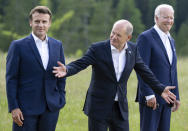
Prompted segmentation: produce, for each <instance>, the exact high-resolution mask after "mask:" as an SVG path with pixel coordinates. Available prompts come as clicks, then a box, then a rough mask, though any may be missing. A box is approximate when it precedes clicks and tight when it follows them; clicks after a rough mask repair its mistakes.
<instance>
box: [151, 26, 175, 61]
mask: <svg viewBox="0 0 188 131" xmlns="http://www.w3.org/2000/svg"><path fill="white" fill-rule="evenodd" d="M154 29H155V30H156V31H157V33H158V34H159V36H160V38H161V40H162V42H163V44H164V47H165V49H166V52H167V55H168V59H169V62H170V64H172V59H173V55H172V47H171V45H170V40H169V38H170V33H169V32H168V33H167V34H165V33H164V32H163V31H162V30H161V29H159V27H158V26H157V25H155V26H154Z"/></svg>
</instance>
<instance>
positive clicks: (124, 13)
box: [116, 0, 144, 41]
mask: <svg viewBox="0 0 188 131" xmlns="http://www.w3.org/2000/svg"><path fill="white" fill-rule="evenodd" d="M116 19H127V20H129V21H130V22H131V23H132V24H133V26H134V31H133V38H132V41H135V39H136V38H137V36H138V34H140V33H141V32H142V31H143V30H144V25H143V24H142V22H141V14H140V11H139V10H138V9H137V8H136V7H135V3H134V1H133V0H126V1H125V0H119V3H118V6H117V11H116Z"/></svg>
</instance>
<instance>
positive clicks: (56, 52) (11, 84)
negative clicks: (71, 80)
mask: <svg viewBox="0 0 188 131" xmlns="http://www.w3.org/2000/svg"><path fill="white" fill-rule="evenodd" d="M48 47H49V62H48V66H47V69H46V70H45V69H44V67H43V64H42V60H41V57H40V54H39V52H38V49H37V47H36V44H35V41H34V39H33V37H32V35H30V36H28V37H26V38H23V39H20V40H16V41H13V42H12V43H11V45H10V48H9V51H8V55H7V63H6V89H7V98H8V107H9V112H11V111H12V110H13V109H15V108H20V109H21V111H22V112H23V114H27V115H37V114H40V113H43V112H44V111H45V110H46V108H47V107H48V108H49V110H50V111H56V110H59V109H60V108H62V107H63V106H64V105H65V79H64V78H62V79H57V78H56V77H54V74H53V73H52V69H53V66H57V61H61V62H62V63H65V60H64V53H63V48H62V43H61V42H60V41H57V40H55V39H53V38H50V37H48Z"/></svg>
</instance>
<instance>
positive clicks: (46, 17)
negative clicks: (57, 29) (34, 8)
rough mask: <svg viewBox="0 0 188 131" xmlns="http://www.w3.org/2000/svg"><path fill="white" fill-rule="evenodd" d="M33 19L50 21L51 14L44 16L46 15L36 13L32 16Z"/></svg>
mask: <svg viewBox="0 0 188 131" xmlns="http://www.w3.org/2000/svg"><path fill="white" fill-rule="evenodd" d="M32 19H33V20H34V19H45V20H46V19H48V20H49V19H50V15H49V14H44V13H39V12H34V13H33V14H32Z"/></svg>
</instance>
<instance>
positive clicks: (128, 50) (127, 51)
mask: <svg viewBox="0 0 188 131" xmlns="http://www.w3.org/2000/svg"><path fill="white" fill-rule="evenodd" d="M127 44H128V42H127ZM131 53H132V51H131V49H130V47H129V46H128V48H127V49H126V54H125V57H126V60H125V67H124V69H123V72H122V74H121V77H120V79H119V81H122V80H125V78H124V77H125V76H126V75H125V74H126V71H127V70H128V67H129V64H130V58H131V57H130V56H131Z"/></svg>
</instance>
